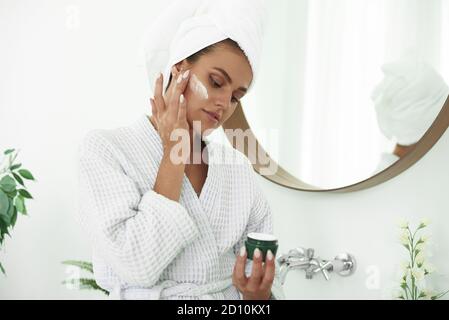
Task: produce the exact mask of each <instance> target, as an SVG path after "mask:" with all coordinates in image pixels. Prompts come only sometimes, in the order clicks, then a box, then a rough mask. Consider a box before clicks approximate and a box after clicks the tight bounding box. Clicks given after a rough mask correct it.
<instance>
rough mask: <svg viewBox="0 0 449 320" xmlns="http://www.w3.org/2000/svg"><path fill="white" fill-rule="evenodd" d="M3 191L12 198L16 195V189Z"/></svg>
mask: <svg viewBox="0 0 449 320" xmlns="http://www.w3.org/2000/svg"><path fill="white" fill-rule="evenodd" d="M5 193H6V195H7V196H8V197H9V198H11V199H14V198H15V197H16V195H17V190H16V189H14V191H12V192H5Z"/></svg>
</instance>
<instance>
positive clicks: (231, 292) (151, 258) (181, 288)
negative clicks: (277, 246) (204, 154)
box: [79, 114, 283, 299]
mask: <svg viewBox="0 0 449 320" xmlns="http://www.w3.org/2000/svg"><path fill="white" fill-rule="evenodd" d="M206 141H207V143H208V146H207V150H208V156H209V168H208V173H207V179H206V182H205V184H204V186H203V189H202V191H201V194H200V196H199V197H198V195H197V193H196V192H195V190H194V188H193V186H192V185H191V183H190V181H189V179H188V178H187V176H186V175H185V174H184V179H183V182H182V189H181V197H180V200H179V202H176V201H172V200H170V199H168V198H166V197H164V196H162V195H160V194H158V193H156V192H154V191H153V190H152V189H153V186H154V183H155V181H156V176H157V172H158V168H159V164H160V161H161V158H162V143H161V140H160V137H159V134H158V133H157V131H156V130H155V128H154V127H153V125H152V124H151V123H150V121H149V119H148V117H147V115H145V114H143V115H141V116H140V117H139V119H138V120H137V121H135V122H134V123H133V124H132V125H130V126H126V127H119V128H116V129H111V130H102V129H98V130H92V131H90V132H89V133H88V134H87V135H86V136H85V137H84V139H83V141H82V143H81V145H80V163H79V165H80V166H79V170H80V171H79V178H80V181H79V192H80V222H81V224H82V225H83V227H84V229H85V230H86V232H87V234H88V236H89V238H90V241H91V244H92V253H93V256H92V262H93V266H94V274H95V279H96V281H97V283H98V285H100V286H101V287H102V288H104V289H106V290H108V291H110V292H111V295H110V296H111V298H117V299H241V298H242V295H241V293H240V292H239V291H238V290H237V289H236V288H235V286H233V285H232V272H233V268H234V265H235V261H236V255H237V254H238V252H239V249H240V247H241V246H242V245H243V244H244V240H245V239H246V235H247V233H249V232H265V233H273V227H272V226H273V225H272V214H271V210H270V206H269V204H268V202H267V200H266V198H265V197H264V194H263V193H262V192H261V189H260V188H259V186H258V185H257V181H256V180H255V176H256V173H255V171H254V170H253V168H252V166H251V164H250V162H249V160H248V159H247V158H246V157H245V156H244V155H243V154H242V153H240V152H239V151H237V150H235V149H233V148H232V147H231V146H226V145H223V144H220V143H217V142H211V141H209V140H208V139H206ZM223 157H232V158H226V159H228V160H229V159H234V160H233V161H232V163H231V164H226V163H223V159H224V158H223ZM236 160H239V161H236ZM251 268H252V261H251V260H249V259H248V260H247V265H246V274H247V275H250V273H251ZM278 269H279V268H278V263H277V262H276V280H275V283H277V279H278ZM273 288H276V290H272V299H283V297H282V295H283V293H282V288H281V287H280V286H277V287H276V285H275V284H274V285H273ZM276 292H277V293H276Z"/></svg>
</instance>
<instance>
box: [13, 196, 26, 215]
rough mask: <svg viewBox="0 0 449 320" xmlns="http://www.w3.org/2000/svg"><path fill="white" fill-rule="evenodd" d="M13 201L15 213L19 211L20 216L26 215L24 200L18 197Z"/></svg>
mask: <svg viewBox="0 0 449 320" xmlns="http://www.w3.org/2000/svg"><path fill="white" fill-rule="evenodd" d="M15 201H16V203H15V205H16V208H17V211H19V212H20V213H22V214H27V210H26V207H25V199H24V198H23V197H22V196H21V195H18V196H17V198H16V200H15Z"/></svg>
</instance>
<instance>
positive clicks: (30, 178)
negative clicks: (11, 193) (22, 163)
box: [19, 169, 34, 180]
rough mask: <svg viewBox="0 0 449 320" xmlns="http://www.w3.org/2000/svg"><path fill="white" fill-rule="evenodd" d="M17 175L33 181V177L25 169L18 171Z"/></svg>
mask: <svg viewBox="0 0 449 320" xmlns="http://www.w3.org/2000/svg"><path fill="white" fill-rule="evenodd" d="M19 174H20V175H21V176H22V177H24V178H25V179H28V180H34V177H33V175H32V174H31V172H29V171H28V170H27V169H20V170H19Z"/></svg>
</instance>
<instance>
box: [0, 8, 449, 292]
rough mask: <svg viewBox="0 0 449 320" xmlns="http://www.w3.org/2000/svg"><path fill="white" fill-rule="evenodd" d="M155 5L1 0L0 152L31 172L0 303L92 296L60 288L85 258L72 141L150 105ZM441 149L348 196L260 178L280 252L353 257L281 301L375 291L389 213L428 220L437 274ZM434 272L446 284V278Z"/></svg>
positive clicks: (0, 255)
mask: <svg viewBox="0 0 449 320" xmlns="http://www.w3.org/2000/svg"><path fill="white" fill-rule="evenodd" d="M164 4H166V1H162V0H157V1H144V0H141V1H134V2H133V6H130V5H128V6H126V4H125V3H124V2H123V1H105V0H102V1H98V0H97V1H95V2H93V1H87V0H85V1H61V0H53V1H42V0H41V1H25V0H21V1H15V0H2V1H0V39H2V45H1V50H0V70H1V73H0V150H4V149H6V148H9V147H15V148H20V149H21V150H22V151H21V153H20V154H19V158H20V161H21V162H22V163H23V164H24V166H25V167H27V168H29V169H30V170H31V171H32V172H33V174H34V175H35V176H36V178H37V179H38V181H37V182H36V183H29V184H28V185H29V186H30V187H29V190H30V192H31V193H32V194H33V196H34V198H35V200H32V201H30V202H29V204H28V210H29V217H23V216H20V217H19V219H18V221H17V225H16V228H14V230H13V231H12V233H11V234H12V239H9V238H8V239H7V240H6V243H5V247H4V249H3V250H2V251H1V252H0V261H2V263H3V265H4V267H5V268H6V271H7V277H6V278H5V277H3V276H1V275H0V299H15V298H30V299H37V298H42V299H52V298H58V299H80V298H88V299H89V298H103V296H102V295H101V294H97V293H93V292H84V291H82V292H80V291H76V290H68V289H67V288H65V287H64V286H62V285H61V284H60V282H61V281H62V280H64V279H65V277H66V276H67V274H66V273H65V271H66V270H65V267H64V266H63V265H61V264H60V261H62V260H66V259H85V260H89V259H90V252H89V243H88V242H87V240H86V239H85V237H84V234H83V232H82V230H81V229H80V227H79V226H78V224H77V221H76V214H77V208H78V204H77V187H78V185H77V175H76V168H77V157H76V156H77V146H78V143H79V139H80V138H81V137H82V136H83V135H84V134H85V133H86V132H87V131H88V130H90V129H92V128H99V127H102V128H107V127H116V126H119V125H126V124H128V123H129V122H131V121H134V119H136V117H138V116H139V115H140V114H142V113H143V112H148V113H149V112H150V111H149V110H150V107H149V103H148V99H149V96H148V84H147V80H146V78H145V72H144V70H143V68H142V66H141V65H139V60H138V58H139V56H138V52H137V49H136V48H137V46H138V44H139V41H140V36H141V35H142V30H143V29H144V27H145V26H146V24H147V23H148V22H149V21H151V18H152V17H154V15H155V14H156V13H157V12H158V10H159V9H160V8H161V7H162V6H163V5H164ZM77 16H78V18H77ZM448 157H449V133H447V134H446V135H445V136H444V137H443V139H442V140H441V141H440V142H439V143H438V145H437V146H436V147H435V148H434V149H432V150H431V152H430V153H428V154H427V155H426V156H425V158H424V159H423V160H421V161H420V162H419V163H417V164H416V165H415V166H413V167H412V168H411V169H409V170H408V171H407V172H405V173H403V174H402V175H400V176H399V177H397V178H395V179H393V180H392V181H389V182H387V183H385V184H382V185H380V186H378V187H375V188H372V189H369V190H366V191H361V192H356V193H349V194H319V193H303V192H298V191H294V190H290V189H286V188H282V187H280V186H278V185H275V184H272V183H269V182H268V181H267V180H265V179H264V178H262V177H260V179H259V181H260V183H261V184H262V187H263V189H264V191H265V193H266V195H267V197H268V198H269V201H270V203H271V204H272V208H273V211H274V215H275V217H274V219H275V231H276V233H277V234H278V235H279V238H280V248H279V252H280V253H282V252H286V251H288V250H289V249H291V248H293V247H295V246H310V247H313V248H315V249H316V252H317V254H318V255H320V256H322V257H323V258H325V259H328V258H331V257H333V256H334V255H336V254H337V253H339V252H344V251H349V252H352V253H353V254H355V256H356V258H357V259H358V262H359V269H358V271H357V273H356V274H355V275H354V276H353V277H350V278H339V277H337V276H333V278H332V279H331V281H329V282H325V281H324V280H322V279H320V278H315V279H313V280H306V279H305V278H304V273H303V272H300V271H297V272H295V271H292V272H291V273H290V274H289V275H288V277H287V283H286V286H285V292H286V294H287V297H289V298H292V299H311V298H324V299H331V298H339V299H340V298H342V299H345V298H369V299H371V298H383V297H385V296H386V293H385V292H387V288H388V287H389V286H390V284H391V280H392V277H393V275H394V272H395V265H396V264H397V263H398V262H399V254H404V253H405V251H404V250H403V249H401V247H400V246H399V245H398V242H397V240H396V238H397V237H396V231H397V230H396V226H395V222H396V220H397V218H398V217H405V218H410V219H415V218H416V219H418V218H420V217H423V216H426V217H429V218H430V219H432V220H433V222H434V224H433V225H432V228H431V229H429V231H432V232H433V240H434V243H435V245H436V247H435V248H434V250H433V254H434V256H433V263H434V264H435V266H436V267H437V268H438V269H440V271H442V272H443V271H444V272H445V273H446V274H448V273H449V270H448V267H447V265H446V264H444V261H445V260H447V259H448V258H449V257H448V252H449V241H448V240H449V239H448V237H449V236H448V235H447V234H445V232H444V231H445V230H446V229H447V228H448V227H449V212H448V211H449V210H448V209H449V205H448V203H447V200H446V197H445V196H446V193H447V192H446V191H445V187H446V188H447V187H448V182H447V181H448V180H449V179H448V178H449V173H448V170H447V168H446V166H445V165H446V163H447V159H448ZM292 208H294V210H292ZM294 222H296V223H294ZM292 226H295V227H294V228H292ZM369 266H375V267H377V268H378V270H379V272H380V287H379V289H376V290H369V289H368V288H367V287H366V285H365V282H366V280H367V274H366V273H365V270H366V268H367V267H369ZM441 279H442V280H441V281H440V282H439V283H440V284H441V285H443V284H444V285H446V287H448V286H449V283H448V281H447V278H445V277H441Z"/></svg>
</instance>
